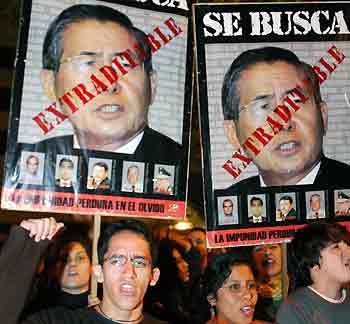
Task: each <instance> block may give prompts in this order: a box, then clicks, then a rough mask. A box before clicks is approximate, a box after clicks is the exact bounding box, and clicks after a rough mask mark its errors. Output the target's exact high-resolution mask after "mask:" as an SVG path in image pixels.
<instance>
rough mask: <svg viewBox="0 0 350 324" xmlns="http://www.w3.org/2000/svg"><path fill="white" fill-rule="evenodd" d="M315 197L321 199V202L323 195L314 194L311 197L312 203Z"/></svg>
mask: <svg viewBox="0 0 350 324" xmlns="http://www.w3.org/2000/svg"><path fill="white" fill-rule="evenodd" d="M313 197H317V198H319V199H320V200H321V195H319V194H317V193H315V194H312V195H311V196H310V202H311V201H312V198H313Z"/></svg>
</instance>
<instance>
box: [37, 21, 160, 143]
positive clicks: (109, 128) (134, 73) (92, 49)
mask: <svg viewBox="0 0 350 324" xmlns="http://www.w3.org/2000/svg"><path fill="white" fill-rule="evenodd" d="M135 44H136V38H135V36H134V35H133V34H132V33H130V32H129V31H128V30H126V29H125V28H124V27H122V26H120V25H119V24H117V23H115V22H98V21H95V20H85V21H81V22H75V23H72V24H71V25H69V26H68V27H67V28H66V30H65V31H64V33H63V40H62V45H63V54H62V57H61V60H60V62H61V64H60V66H59V69H58V72H57V73H54V72H53V71H49V70H43V71H42V79H43V83H44V87H45V89H46V92H47V94H48V96H49V97H50V99H52V100H55V101H56V100H57V99H58V98H59V97H60V96H62V95H64V94H65V93H67V92H69V91H70V90H71V89H72V88H73V87H75V86H76V85H78V84H79V83H83V84H84V85H86V86H87V90H88V91H90V92H91V93H93V94H94V95H96V94H97V91H96V89H95V88H94V87H93V85H92V83H91V80H90V79H89V78H90V76H91V74H94V75H95V76H96V77H98V78H99V79H100V80H102V81H103V82H104V83H105V84H106V85H107V84H109V83H108V81H107V80H106V78H105V77H104V76H103V74H102V73H101V72H100V71H99V69H100V68H101V67H102V66H103V65H111V61H112V59H113V58H115V57H117V56H118V54H120V53H122V52H124V51H125V50H127V49H132V48H133V46H134V45H135ZM134 59H135V61H136V62H138V63H139V61H138V58H137V57H136V55H135V58H134ZM118 60H119V61H120V62H124V64H126V63H125V59H123V60H122V59H121V58H119V59H118ZM124 67H125V68H126V69H127V68H128V67H129V66H126V65H125V66H124ZM120 74H121V73H120V72H119V75H120ZM154 89H155V77H154V73H151V76H150V77H149V76H148V75H147V73H146V72H145V70H144V67H143V64H142V63H141V64H140V65H139V66H138V67H136V68H133V69H130V70H129V72H128V73H127V74H126V75H125V76H123V77H121V76H120V77H119V79H118V81H117V82H116V83H114V85H113V86H110V87H109V89H108V90H107V91H105V92H103V93H101V94H99V95H96V97H95V98H93V99H92V100H91V101H89V102H88V103H87V104H85V105H82V103H81V102H80V101H78V99H77V98H75V97H74V96H73V97H74V98H75V99H76V100H75V103H76V105H79V107H81V108H80V109H79V110H78V111H76V112H74V113H72V112H71V110H70V109H69V107H67V106H66V104H64V103H63V104H62V105H61V109H62V110H63V112H64V113H65V114H67V115H68V117H69V120H70V121H71V123H72V125H73V127H74V130H75V133H77V134H78V135H79V137H80V138H85V142H83V144H84V143H85V144H86V146H88V147H89V148H94V145H98V146H102V145H104V146H109V147H111V150H113V149H115V148H118V147H120V146H122V145H124V144H126V143H128V142H129V140H130V139H132V138H133V137H135V136H136V135H137V134H138V133H140V132H141V131H142V130H143V128H144V127H145V125H146V124H147V113H148V107H149V105H150V104H151V102H152V101H153V95H154ZM80 143H82V141H80ZM83 146H84V145H83Z"/></svg>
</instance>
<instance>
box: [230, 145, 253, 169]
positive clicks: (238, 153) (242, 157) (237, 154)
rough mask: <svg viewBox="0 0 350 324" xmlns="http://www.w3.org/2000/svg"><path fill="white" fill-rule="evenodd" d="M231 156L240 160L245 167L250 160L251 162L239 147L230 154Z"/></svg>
mask: <svg viewBox="0 0 350 324" xmlns="http://www.w3.org/2000/svg"><path fill="white" fill-rule="evenodd" d="M232 158H233V159H238V160H241V161H242V162H243V166H244V168H246V167H247V165H249V164H250V162H252V159H250V158H249V157H246V156H245V155H243V154H242V151H241V149H239V150H238V151H236V152H234V153H233V154H232Z"/></svg>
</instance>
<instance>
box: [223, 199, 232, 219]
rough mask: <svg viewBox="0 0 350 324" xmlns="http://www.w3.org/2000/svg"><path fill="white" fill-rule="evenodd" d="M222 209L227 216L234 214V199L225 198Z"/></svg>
mask: <svg viewBox="0 0 350 324" xmlns="http://www.w3.org/2000/svg"><path fill="white" fill-rule="evenodd" d="M222 209H223V211H224V215H225V216H232V213H233V202H232V200H230V199H229V200H225V201H224V202H223V204H222Z"/></svg>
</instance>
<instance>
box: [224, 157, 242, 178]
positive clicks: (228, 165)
mask: <svg viewBox="0 0 350 324" xmlns="http://www.w3.org/2000/svg"><path fill="white" fill-rule="evenodd" d="M222 167H223V168H224V169H225V170H226V171H227V172H228V173H229V174H231V175H232V176H233V177H234V178H237V177H238V176H239V175H240V174H241V173H242V170H241V169H240V168H238V167H236V166H235V165H234V164H233V163H232V161H231V160H227V161H226V162H225V164H224V165H223V166H222Z"/></svg>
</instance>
